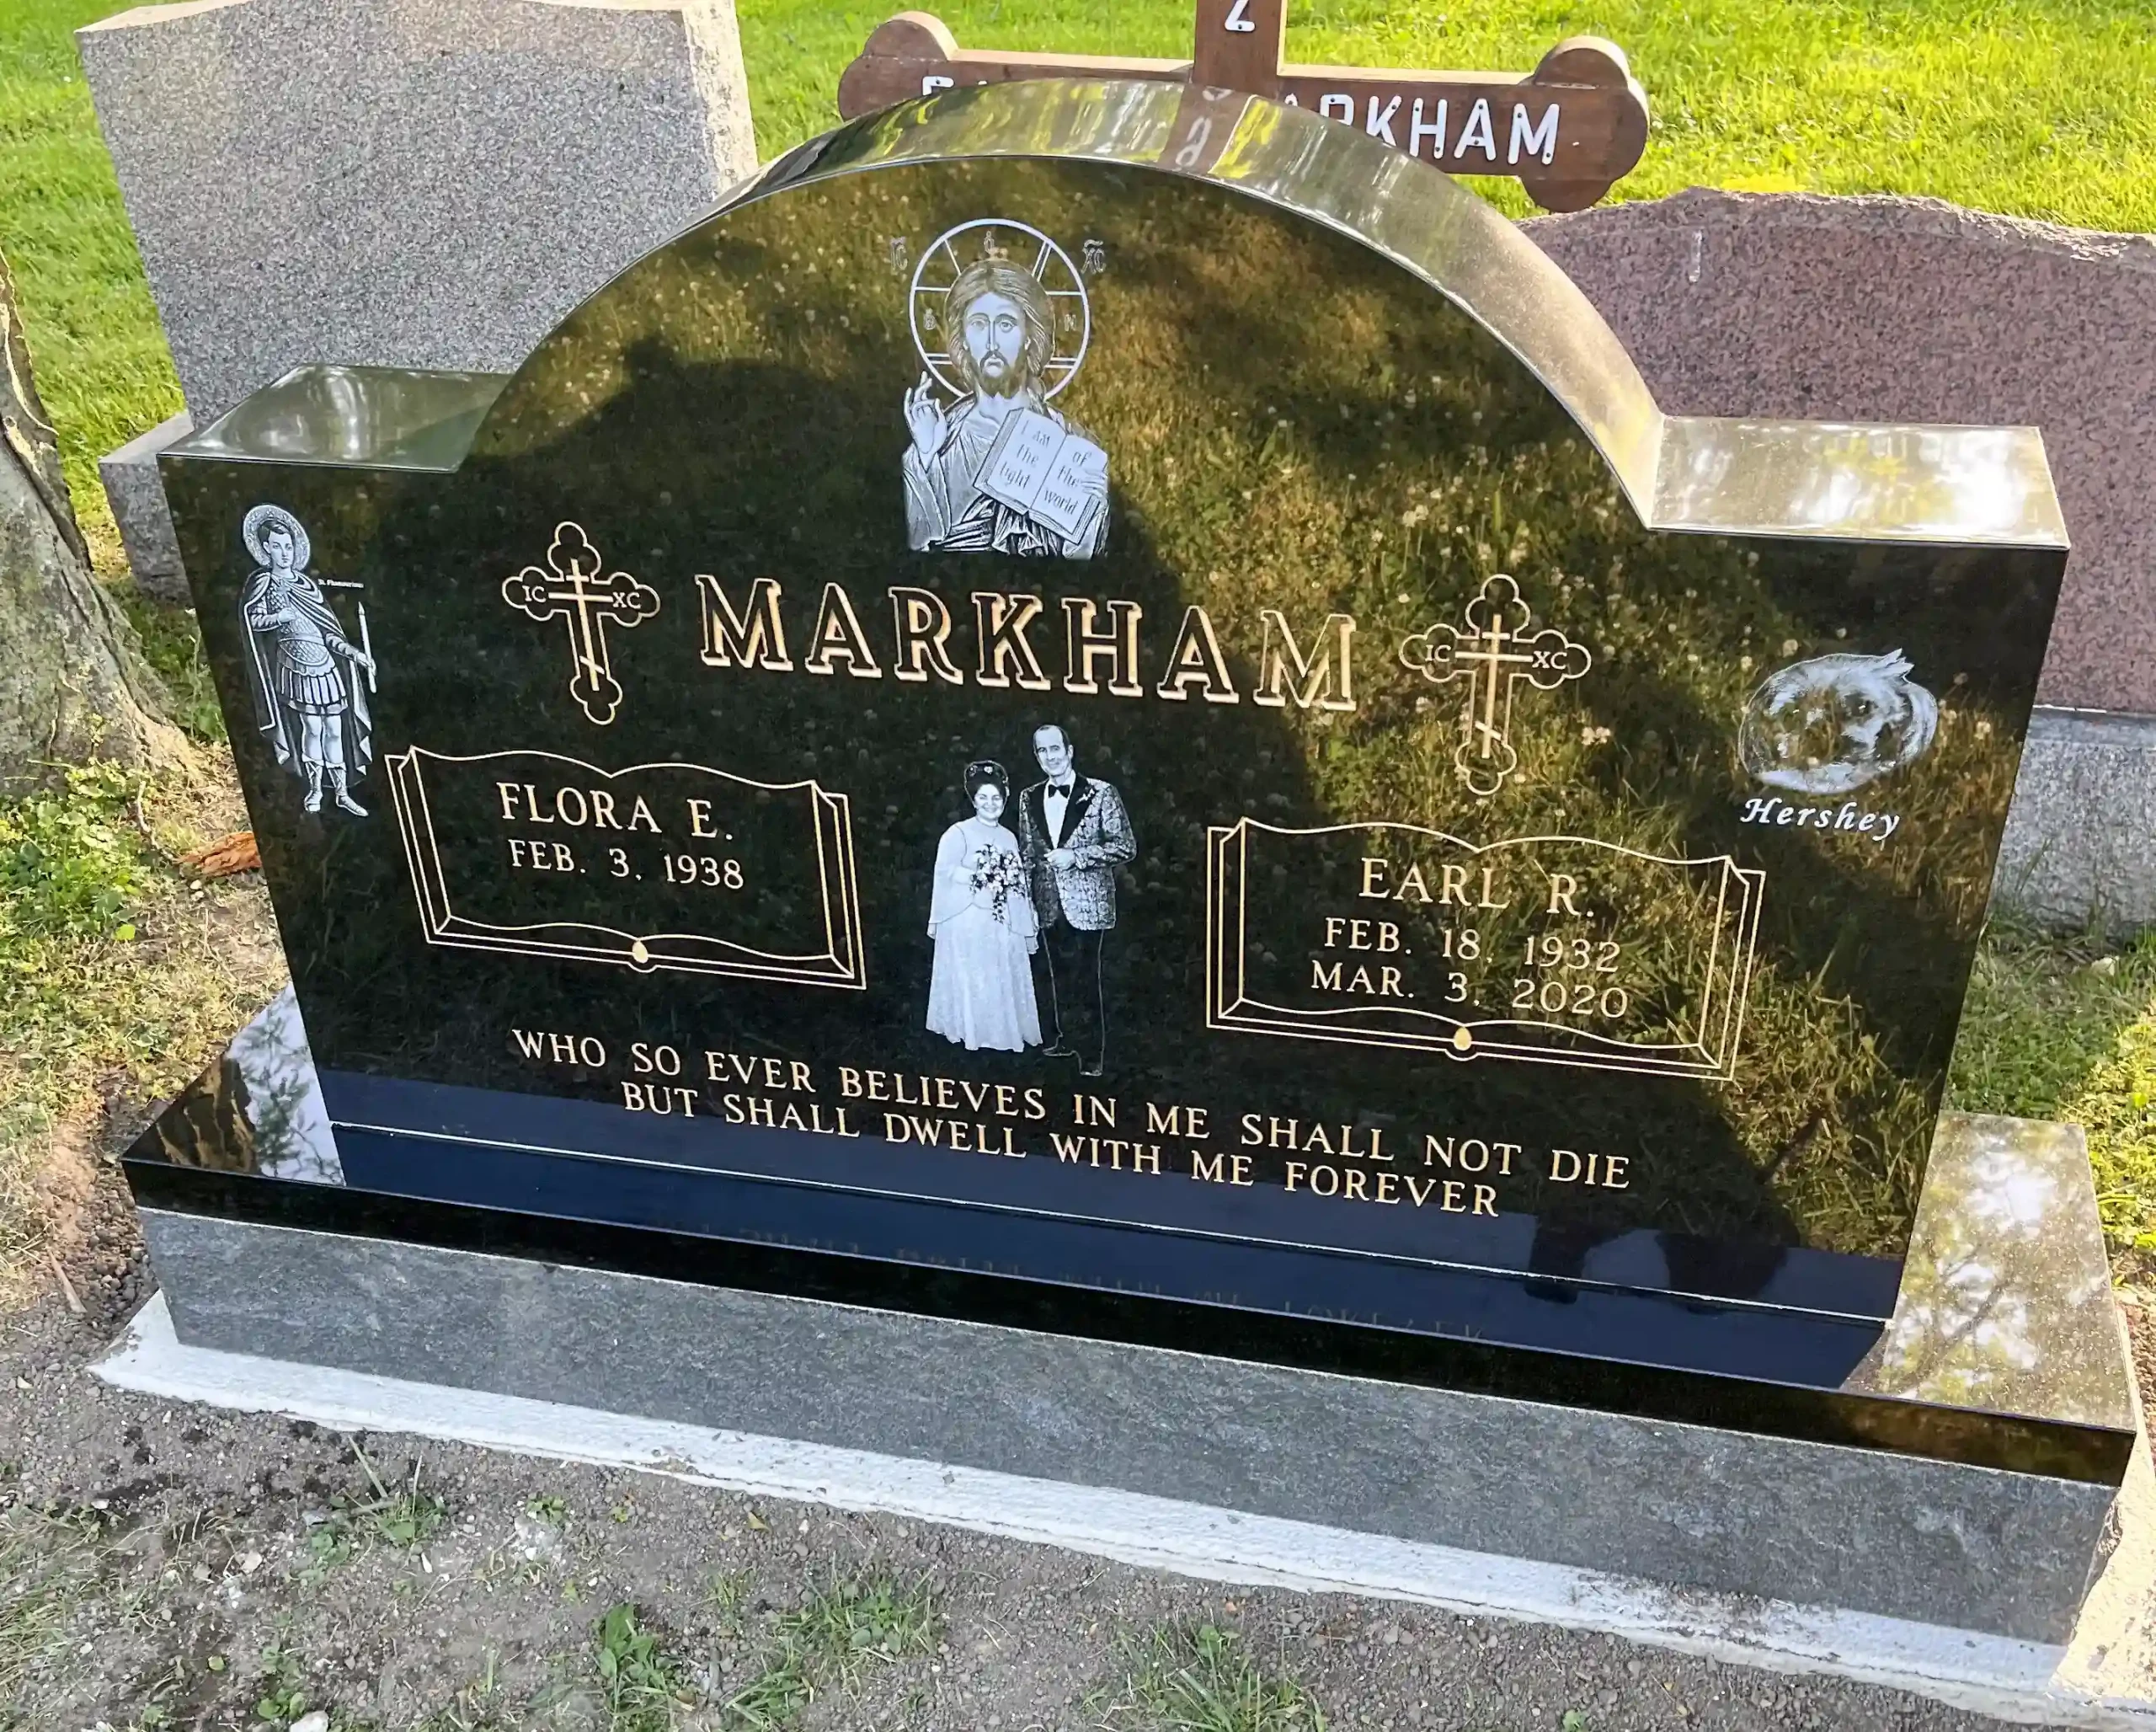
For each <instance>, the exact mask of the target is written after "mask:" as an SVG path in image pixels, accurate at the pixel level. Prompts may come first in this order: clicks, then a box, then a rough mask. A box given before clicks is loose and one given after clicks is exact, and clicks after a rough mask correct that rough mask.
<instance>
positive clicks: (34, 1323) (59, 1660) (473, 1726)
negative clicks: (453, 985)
mask: <svg viewBox="0 0 2156 1732" xmlns="http://www.w3.org/2000/svg"><path fill="white" fill-rule="evenodd" d="M90 1218H91V1219H92V1220H93V1221H94V1220H95V1219H96V1218H97V1217H96V1216H94V1215H93V1216H91V1217H90ZM86 1243H88V1242H86ZM80 1266H82V1267H83V1268H85V1269H86V1270H87V1269H88V1268H89V1267H90V1266H91V1265H89V1264H81V1265H80ZM103 1339H104V1334H103V1331H102V1330H101V1329H100V1328H98V1327H96V1326H94V1324H93V1320H92V1319H91V1318H76V1317H74V1316H72V1314H71V1313H69V1312H67V1309H66V1307H64V1305H62V1304H61V1302H60V1301H59V1300H58V1299H57V1298H56V1297H53V1296H48V1297H47V1299H46V1300H45V1301H44V1302H41V1303H40V1304H39V1305H37V1306H35V1307H32V1308H31V1309H30V1310H29V1311H27V1312H23V1313H20V1314H19V1315H17V1316H16V1317H14V1318H12V1319H9V1320H8V1321H6V1322H5V1323H0V1380H4V1382H0V1387H8V1388H10V1389H12V1390H13V1393H14V1395H15V1399H14V1400H13V1402H12V1403H5V1404H0V1462H5V1463H6V1464H7V1467H6V1473H7V1478H6V1481H5V1490H6V1499H5V1508H4V1510H0V1727H8V1728H11V1729H13V1728H21V1729H23V1732H30V1729H35V1732H75V1729H82V1728H93V1727H96V1726H97V1725H99V1724H100V1723H102V1724H105V1725H107V1726H109V1727H110V1728H113V1729H115V1732H120V1729H138V1732H141V1729H147V1728H151V1727H161V1728H174V1729H177V1728H195V1729H201V1732H213V1729H214V1732H242V1729H248V1728H254V1727H259V1726H261V1725H264V1724H268V1725H278V1724H290V1723H291V1721H292V1720H293V1719H298V1718H300V1717H301V1716H302V1715H304V1714H305V1713H308V1712H311V1711H313V1710H316V1709H320V1710H322V1711H323V1712H325V1713H327V1715H328V1719H329V1724H331V1726H332V1727H333V1728H335V1729H345V1732H357V1729H360V1728H374V1729H380V1732H477V1729H480V1728H492V1729H495V1732H510V1729H513V1728H535V1729H536V1728H548V1729H553V1728H561V1729H571V1728H576V1729H603V1732H666V1729H670V1728H675V1729H681V1732H689V1729H699V1728H701V1729H712V1732H717V1729H722V1728H729V1727H749V1726H754V1725H756V1724H764V1725H767V1726H770V1727H773V1728H779V1727H786V1728H794V1727H798V1728H801V1729H804V1732H871V1729H876V1732H885V1729H899V1728H904V1729H909V1732H1048V1729H1051V1728H1053V1729H1058V1732H1061V1729H1072V1732H1075V1729H1079V1728H1084V1727H1092V1726H1113V1727H1119V1728H1124V1729H1129V1732H1139V1729H1143V1728H1146V1727H1155V1726H1162V1725H1167V1724H1174V1722H1173V1721H1172V1720H1171V1719H1168V1718H1165V1716H1167V1715H1169V1714H1171V1713H1176V1712H1182V1713H1189V1712H1191V1708H1190V1704H1189V1703H1188V1702H1185V1703H1182V1706H1181V1707H1180V1708H1179V1707H1177V1703H1176V1702H1175V1701H1173V1700H1171V1698H1170V1697H1167V1696H1164V1695H1163V1694H1162V1693H1161V1691H1162V1689H1163V1688H1164V1686H1163V1683H1162V1680H1163V1678H1164V1677H1168V1678H1169V1681H1171V1682H1172V1677H1171V1676H1170V1674H1168V1673H1164V1672H1163V1671H1161V1668H1160V1667H1159V1666H1158V1665H1155V1660H1156V1659H1157V1656H1158V1654H1160V1653H1161V1651H1163V1650H1162V1649H1161V1645H1160V1642H1159V1640H1158V1639H1157V1638H1160V1635H1161V1632H1163V1631H1168V1632H1190V1631H1203V1630H1206V1629H1210V1630H1212V1631H1214V1632H1215V1633H1216V1636H1217V1638H1219V1642H1222V1643H1225V1648H1220V1647H1219V1646H1218V1645H1217V1644H1216V1649H1215V1651H1216V1654H1225V1656H1226V1660H1225V1661H1224V1662H1223V1667H1224V1668H1225V1670H1223V1669H1221V1668H1216V1669H1215V1671H1213V1672H1204V1671H1202V1670H1201V1671H1193V1672H1192V1673H1191V1676H1192V1677H1193V1679H1194V1680H1195V1681H1196V1682H1197V1683H1198V1684H1201V1685H1208V1686H1209V1687H1211V1686H1223V1687H1225V1684H1234V1683H1236V1682H1238V1681H1241V1683H1246V1684H1248V1685H1249V1686H1250V1687H1251V1693H1250V1694H1249V1696H1248V1698H1247V1700H1248V1701H1249V1702H1250V1703H1256V1704H1259V1705H1260V1706H1262V1705H1264V1704H1267V1703H1269V1704H1271V1706H1270V1707H1266V1708H1265V1713H1267V1714H1270V1715H1272V1716H1273V1717H1272V1718H1249V1719H1241V1720H1236V1719H1223V1720H1220V1721H1219V1722H1218V1723H1217V1724H1220V1725H1223V1726H1228V1727H1238V1728H1241V1727H1247V1728H1250V1729H1252V1732H1315V1728H1316V1724H1317V1723H1316V1721H1315V1719H1313V1718H1311V1717H1310V1714H1309V1713H1305V1712H1303V1710H1302V1709H1300V1708H1297V1707H1296V1704H1298V1703H1303V1704H1307V1705H1309V1706H1310V1707H1311V1708H1321V1709H1322V1712H1323V1713H1324V1715H1325V1721H1324V1724H1326V1726H1328V1727H1330V1728H1331V1729H1334V1732H1403V1729H1410V1728H1413V1729H1422V1728H1447V1729H1455V1732H1510V1729H1517V1732H1582V1729H1584V1732H1642V1729H1648V1728H1661V1727H1670V1728H1695V1727H1697V1728H1716V1729H1722V1728H1726V1729H1730V1732H1737V1729H1742V1732H1758V1729H1759V1728H1762V1727H1772V1728H1775V1729H1777V1732H1780V1729H1790V1732H1802V1729H1806V1728H1818V1729H1822V1732H1823V1729H1833V1732H1887V1729H1907V1732H1971V1729H1975V1728H1979V1727H1987V1726H1991V1725H1993V1724H1996V1723H1994V1722H1992V1721H1989V1720H1987V1719H1982V1718H1980V1717H1978V1716H1975V1715H1971V1714H1967V1713H1960V1712H1958V1711H1956V1710H1951V1709H1947V1708H1941V1707H1939V1706H1938V1705H1936V1704H1933V1703H1924V1702H1922V1701H1920V1700H1919V1699H1916V1698H1913V1697H1906V1696H1903V1695H1900V1694H1897V1693H1896V1692H1891V1691H1885V1690H1879V1689H1873V1688H1870V1687H1860V1686H1855V1685H1850V1684H1845V1683H1841V1682H1838V1681H1831V1680H1819V1679H1810V1678H1797V1677H1790V1676H1781V1675H1779V1674H1774V1673H1769V1672H1764V1671H1754V1670H1752V1669H1748V1668H1743V1667H1732V1666H1725V1665H1715V1664H1712V1663H1710V1662H1705V1661H1700V1660H1689V1659H1685V1658H1682V1657H1679V1656H1675V1655H1672V1654H1667V1653H1664V1652H1662V1651H1659V1650H1657V1649H1651V1648H1643V1647H1638V1646H1636V1645H1634V1644H1628V1643H1625V1642H1621V1641H1618V1640H1615V1639H1613V1638H1606V1637H1602V1636H1597V1635H1589V1634H1584V1633H1577V1632H1573V1631H1569V1630H1565V1629H1561V1628H1554V1627H1550V1626H1546V1625H1538V1624H1525V1623H1514V1622H1505V1621H1502V1620H1496V1619H1476V1618H1467V1617H1454V1616H1452V1615H1450V1614H1447V1613H1444V1612H1433V1611H1428V1610H1426V1609H1423V1608H1419V1607H1412V1606H1401V1605H1398V1604H1394V1603H1390V1602H1385V1601H1369V1600H1360V1599H1353V1598H1348V1597H1345V1596H1309V1595H1302V1594H1296V1593H1292V1592H1288V1591H1284V1590H1260V1591H1239V1590H1223V1589H1221V1588H1219V1586H1217V1585H1208V1584H1203V1583H1195V1582H1190V1581H1186V1580H1181V1579H1179V1578H1176V1577H1172V1576H1167V1575H1163V1574H1155V1573H1152V1572H1149V1571H1145V1570H1139V1569H1128V1568H1125V1567H1123V1566H1121V1565H1118V1564H1107V1563H1103V1562H1102V1561H1100V1560H1097V1559H1094V1558H1085V1557H1081V1556H1077V1555H1075V1554H1072V1553H1065V1552H1060V1551H1058V1550H1055V1549H1053V1548H1047V1547H1041V1546H1028V1545H1022V1544H1017V1543H1015V1542H1006V1541H1002V1540H996V1539H990V1538H985V1537H981V1536H979V1535H975V1534H969V1533H966V1532H960V1531H958V1530H955V1529H949V1528H943V1527H939V1526H933V1525H930V1524H926V1523H921V1522H914V1521H901V1520H898V1519H895V1518H890V1517H885V1516H857V1515H849V1514H845V1513H841V1512H836V1511H833V1510H825V1509H822V1508H819V1507H817V1506H814V1505H796V1504H784V1503H779V1502H776V1501H774V1500H768V1499H748V1498H743V1497H739V1496H735V1495H733V1494H725V1493H716V1492H713V1491H712V1490H710V1489H705V1488H700V1487H696V1486H692V1485H688V1484H685V1483H680V1482H678V1481H675V1480H671V1479H667V1478H660V1477H658V1476H654V1475H648V1474H638V1473H626V1472H620V1471H612V1470H602V1469H597V1468H589V1467H568V1466H562V1465H558V1464H555V1463H551V1462H536V1461H531V1460H527V1459H524V1458H521V1457H513V1456H506V1455H497V1454H492V1453H489V1452H487V1451H480V1450H476V1449H471V1448H466V1447H462V1446H445V1445H440V1444H432V1443H424V1442H422V1441H417V1440H414V1439H410V1438H403V1437H393V1436H369V1437H362V1438H359V1439H356V1440H355V1439H352V1438H349V1437H344V1436H340V1435H332V1434H329V1433H326V1432H323V1431H321V1430H318V1429H317V1428H315V1427H313V1426H312V1425H306V1424H303V1423H298V1422H294V1421H290V1420H286V1419H276V1418H272V1417H266V1416H262V1415H250V1414H229V1413H224V1412H221V1411H216V1410H211V1409H195V1408H189V1407H186V1406H184V1405H176V1404H173V1403H163V1402H158V1401H156V1400H152V1399H148V1398H142V1397H138V1396H135V1395H131V1394H127V1393H122V1392H120V1391H116V1390H113V1389H109V1388H107V1387H104V1385H102V1384H100V1383H99V1382H96V1381H95V1380H94V1379H93V1378H92V1377H89V1376H88V1372H87V1371H86V1369H85V1361H86V1360H87V1359H88V1357H89V1356H90V1355H91V1354H92V1353H93V1351H94V1350H96V1349H97V1348H98V1347H99V1345H100V1344H101V1343H102V1340H103ZM362 1455H364V1461H363V1460H362ZM385 1494H386V1495H385ZM849 1589H851V1590H852V1594H853V1597H852V1598H851V1600H849V1599H848V1598H847V1597H846V1595H847V1590H849ZM879 1595H880V1596H883V1597H882V1599H880V1600H878V1599H877V1598H876V1597H875V1596H879ZM909 1596H915V1597H914V1598H910V1597H909ZM909 1604H925V1605H926V1606H928V1607H930V1608H931V1628H930V1631H929V1635H928V1638H927V1639H925V1640H921V1641H915V1640H913V1639H912V1638H903V1639H901V1637H900V1636H897V1635H891V1634H890V1633H889V1632H890V1631H891V1630H894V1629H897V1628H899V1627H898V1625H897V1624H896V1623H894V1622H892V1620H893V1618H894V1617H896V1614H895V1613H894V1612H891V1608H893V1607H899V1608H903V1607H904V1606H906V1605H909ZM617 1606H629V1607H632V1608H633V1609H632V1612H630V1613H629V1614H627V1617H628V1619H629V1622H628V1625H627V1633H626V1634H625V1633H624V1629H623V1626H622V1622H621V1621H620V1619H619V1618H617V1619H616V1623H615V1625H614V1626H613V1633H614V1636H615V1638H617V1639H615V1640H614V1641H613V1642H612V1643H611V1648H610V1644H609V1638H608V1628H609V1626H608V1623H607V1615H608V1613H609V1612H610V1610H611V1609H612V1608H615V1607H617ZM879 1606H880V1607H882V1608H883V1610H882V1611H880V1612H879V1611H878V1607H879ZM879 1618H881V1619H883V1622H882V1623H879V1622H878V1619H879ZM879 1630H880V1631H883V1634H881V1635H879V1633H878V1632H879ZM887 1637H888V1638H889V1642H890V1644H891V1649H892V1651H890V1652H889V1653H885V1652H881V1651H878V1649H877V1644H878V1642H880V1641H883V1640H885V1639H886V1638H887ZM1177 1639H1178V1640H1180V1639H1182V1638H1177ZM640 1640H643V1641H647V1642H648V1645H647V1646H646V1647H645V1648H643V1649H638V1647H637V1646H636V1643H637V1642H638V1641H640ZM834 1644H836V1645H834ZM854 1646H857V1647H858V1649H859V1651H858V1652H851V1649H852V1648H853V1647H854ZM842 1650H843V1651H842ZM1173 1651H1174V1653H1176V1654H1178V1655H1183V1656H1187V1655H1188V1654H1190V1653H1192V1652H1194V1651H1195V1650H1194V1649H1192V1648H1191V1646H1190V1645H1189V1644H1188V1643H1187V1642H1185V1643H1184V1645H1183V1646H1182V1647H1180V1648H1176V1649H1173ZM610 1653H611V1654H612V1655H613V1659H612V1660H611V1665H612V1667H613V1671H612V1673H611V1676H610V1675H609V1673H608V1671H607V1667H608V1665H609V1664H610V1662H609V1660H607V1658H606V1656H607V1655H608V1654H610ZM849 1653H850V1655H851V1657H850V1658H848V1657H847V1654H849ZM638 1654H642V1656H643V1657H642V1658H641V1659H639V1658H638ZM789 1668H790V1669H791V1670H789ZM758 1692H760V1693H758ZM265 1709H266V1712H265ZM751 1710H753V1711H754V1712H755V1713H760V1714H762V1715H763V1716H764V1719H763V1720H762V1721H760V1722H759V1721H757V1720H755V1719H751V1718H750V1717H749V1716H750V1712H751ZM1250 1711H1251V1713H1256V1712H1257V1708H1251V1710H1250ZM161 1716H162V1718H160V1717H161ZM1191 1724H1200V1725H1209V1724H1215V1723H1214V1722H1212V1721H1204V1720H1196V1721H1193V1722H1191Z"/></svg>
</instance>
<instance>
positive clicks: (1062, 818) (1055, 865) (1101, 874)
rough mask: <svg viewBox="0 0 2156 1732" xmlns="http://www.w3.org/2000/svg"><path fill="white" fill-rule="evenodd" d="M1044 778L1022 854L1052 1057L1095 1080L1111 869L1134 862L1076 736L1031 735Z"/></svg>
mask: <svg viewBox="0 0 2156 1732" xmlns="http://www.w3.org/2000/svg"><path fill="white" fill-rule="evenodd" d="M1033 757H1034V759H1035V761H1036V762H1038V763H1039V765H1040V767H1041V773H1042V775H1043V777H1044V778H1046V779H1045V780H1043V781H1040V782H1036V783H1034V784H1033V786H1032V787H1031V788H1027V790H1026V791H1025V793H1024V794H1022V795H1021V796H1020V797H1019V800H1018V847H1019V851H1020V852H1021V853H1023V854H1024V856H1025V858H1026V869H1027V878H1028V879H1029V880H1030V881H1031V883H1032V885H1033V911H1034V912H1035V913H1036V914H1037V915H1038V916H1039V917H1040V926H1041V937H1042V938H1043V940H1044V942H1043V944H1042V945H1041V949H1040V954H1041V958H1042V960H1043V965H1044V966H1045V968H1046V970H1047V973H1048V1006H1049V1015H1050V1020H1051V1023H1052V1025H1053V1027H1054V1031H1055V1038H1054V1040H1052V1041H1050V1043H1049V1047H1048V1056H1049V1057H1050V1058H1071V1057H1075V1058H1076V1059H1077V1060H1078V1061H1079V1064H1078V1068H1079V1069H1080V1071H1081V1072H1083V1073H1084V1074H1085V1075H1086V1076H1088V1077H1097V1076H1099V1075H1100V1074H1101V1072H1102V1067H1103V1066H1105V1065H1106V1064H1107V1047H1108V1020H1107V1002H1106V1000H1105V998H1104V997H1103V994H1102V986H1101V945H1102V941H1103V940H1104V939H1105V938H1107V935H1108V933H1110V932H1112V931H1113V930H1114V928H1115V869H1116V868H1117V867H1118V866H1127V865H1129V863H1130V862H1131V861H1133V860H1134V859H1136V858H1138V838H1137V837H1136V836H1135V835H1134V834H1133V833H1132V831H1131V828H1130V815H1129V813H1128V812H1126V811H1124V810H1123V796H1122V795H1121V794H1118V793H1117V792H1116V791H1115V789H1114V788H1112V787H1110V786H1109V785H1108V784H1107V783H1105V782H1097V781H1094V780H1092V779H1091V778H1088V777H1085V776H1081V775H1080V774H1079V773H1078V767H1077V762H1076V754H1075V752H1074V751H1072V750H1071V746H1070V735H1068V734H1065V732H1064V731H1063V730H1062V729H1060V728H1059V727H1057V726H1056V725H1055V724H1054V723H1053V722H1050V723H1049V724H1046V725H1045V726H1043V727H1039V728H1036V729H1035V730H1033Z"/></svg>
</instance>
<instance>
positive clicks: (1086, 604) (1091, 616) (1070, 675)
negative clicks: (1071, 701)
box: [1063, 596, 1145, 698]
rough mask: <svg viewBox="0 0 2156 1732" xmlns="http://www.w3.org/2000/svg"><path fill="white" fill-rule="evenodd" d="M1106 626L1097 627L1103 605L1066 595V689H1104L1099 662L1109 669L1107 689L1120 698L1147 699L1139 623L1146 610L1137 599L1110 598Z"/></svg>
mask: <svg viewBox="0 0 2156 1732" xmlns="http://www.w3.org/2000/svg"><path fill="white" fill-rule="evenodd" d="M1098 612H1099V606H1098V604H1097V603H1096V602H1095V601H1093V600H1092V598H1091V597H1090V596H1065V597H1064V598H1063V628H1064V663H1063V667H1064V671H1063V689H1064V690H1065V691H1066V692H1078V693H1080V694H1081V695H1090V694H1091V693H1093V692H1098V691H1099V690H1100V689H1101V687H1100V682H1099V681H1098V680H1097V679H1096V678H1095V677H1094V669H1095V666H1096V665H1097V664H1098V663H1100V662H1102V661H1105V662H1106V663H1107V669H1108V685H1107V689H1108V691H1109V692H1110V693H1111V694H1113V696H1115V697H1118V698H1143V697H1144V696H1145V687H1143V686H1142V685H1140V684H1139V680H1138V622H1139V618H1140V617H1142V616H1143V614H1144V612H1145V609H1144V608H1142V607H1139V605H1138V604H1137V603H1136V602H1135V601H1110V602H1108V603H1107V612H1108V623H1107V628H1106V629H1104V630H1103V629H1102V628H1098V627H1097V626H1096V624H1095V623H1094V622H1095V619H1096V617H1097V614H1098Z"/></svg>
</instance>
